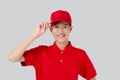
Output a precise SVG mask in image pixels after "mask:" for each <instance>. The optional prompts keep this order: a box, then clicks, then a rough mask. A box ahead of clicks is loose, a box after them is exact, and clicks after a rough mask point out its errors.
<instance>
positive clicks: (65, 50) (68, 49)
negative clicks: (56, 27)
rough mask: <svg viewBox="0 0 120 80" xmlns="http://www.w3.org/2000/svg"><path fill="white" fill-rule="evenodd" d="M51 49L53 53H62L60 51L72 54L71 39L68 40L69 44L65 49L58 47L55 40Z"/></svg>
mask: <svg viewBox="0 0 120 80" xmlns="http://www.w3.org/2000/svg"><path fill="white" fill-rule="evenodd" d="M50 51H52V53H54V52H55V53H56V54H57V53H58V54H60V53H62V54H70V53H71V51H72V44H71V42H70V41H69V42H68V44H67V46H66V47H65V49H64V50H60V49H59V48H58V46H57V45H56V42H54V43H53V45H52V46H50Z"/></svg>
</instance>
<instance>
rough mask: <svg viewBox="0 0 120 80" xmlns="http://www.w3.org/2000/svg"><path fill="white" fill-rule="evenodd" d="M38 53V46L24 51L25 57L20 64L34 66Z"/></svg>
mask: <svg viewBox="0 0 120 80" xmlns="http://www.w3.org/2000/svg"><path fill="white" fill-rule="evenodd" d="M39 54H40V50H39V47H35V48H32V49H30V50H27V51H25V53H24V55H23V56H24V58H25V61H24V62H21V65H22V66H34V65H35V62H36V59H37V57H38V56H39Z"/></svg>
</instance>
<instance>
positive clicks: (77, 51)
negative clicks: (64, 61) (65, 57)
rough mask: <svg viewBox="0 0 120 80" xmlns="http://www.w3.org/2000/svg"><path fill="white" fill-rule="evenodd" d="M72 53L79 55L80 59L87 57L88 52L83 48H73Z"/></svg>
mask: <svg viewBox="0 0 120 80" xmlns="http://www.w3.org/2000/svg"><path fill="white" fill-rule="evenodd" d="M72 52H73V53H74V55H77V56H79V57H85V56H86V55H87V52H86V50H84V49H82V48H77V47H74V46H73V49H72Z"/></svg>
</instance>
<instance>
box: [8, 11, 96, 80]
mask: <svg viewBox="0 0 120 80" xmlns="http://www.w3.org/2000/svg"><path fill="white" fill-rule="evenodd" d="M50 20H51V22H44V23H40V24H39V25H38V26H37V30H36V31H35V32H34V33H33V34H32V35H31V36H30V37H28V38H27V39H26V40H25V41H24V42H22V43H21V44H20V45H18V46H17V47H16V48H15V49H14V50H13V51H12V52H11V53H10V55H9V56H8V59H9V60H10V61H11V62H21V64H22V66H30V65H31V66H33V67H34V69H35V72H36V80H78V75H81V76H82V77H83V78H85V79H87V80H96V78H95V76H96V70H95V68H94V66H93V64H92V62H91V61H90V59H89V57H88V56H87V53H86V52H85V51H84V50H82V49H79V48H76V47H74V46H72V44H71V42H70V41H69V34H70V32H71V31H72V20H71V16H70V14H69V12H67V11H64V10H57V11H54V12H53V13H52V14H51V17H50ZM48 28H50V31H51V33H52V35H53V37H54V39H55V41H54V43H53V45H50V46H46V45H39V46H38V47H35V48H32V49H30V50H27V51H26V49H27V48H28V46H29V45H30V44H31V43H32V42H33V41H34V40H36V39H37V38H39V37H41V36H42V35H43V34H44V33H45V32H46V30H48Z"/></svg>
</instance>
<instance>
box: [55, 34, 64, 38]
mask: <svg viewBox="0 0 120 80" xmlns="http://www.w3.org/2000/svg"><path fill="white" fill-rule="evenodd" d="M56 36H57V37H58V38H63V37H65V34H60V35H56Z"/></svg>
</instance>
